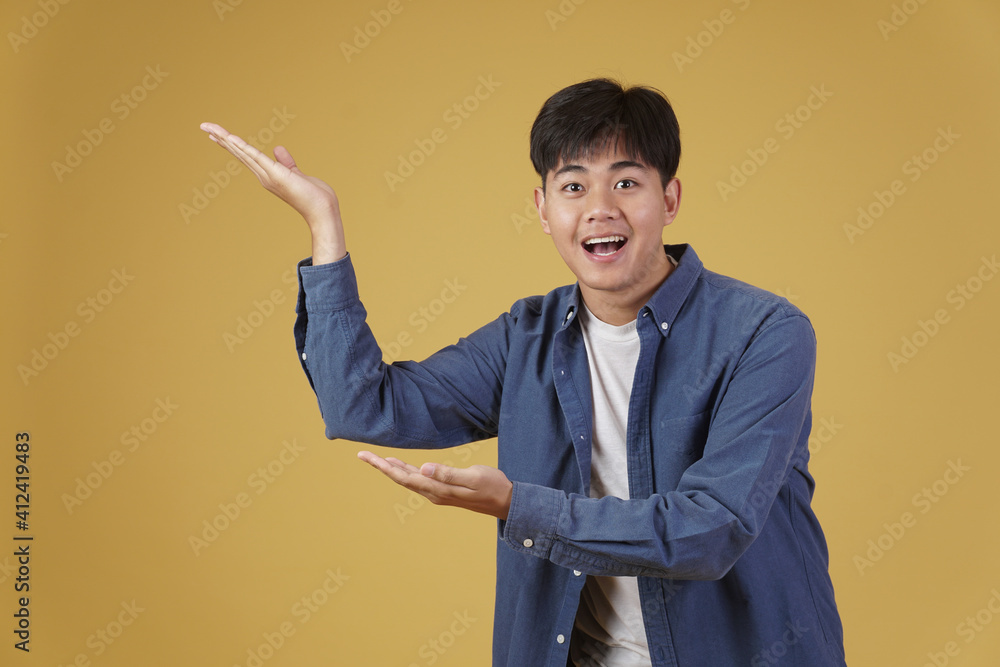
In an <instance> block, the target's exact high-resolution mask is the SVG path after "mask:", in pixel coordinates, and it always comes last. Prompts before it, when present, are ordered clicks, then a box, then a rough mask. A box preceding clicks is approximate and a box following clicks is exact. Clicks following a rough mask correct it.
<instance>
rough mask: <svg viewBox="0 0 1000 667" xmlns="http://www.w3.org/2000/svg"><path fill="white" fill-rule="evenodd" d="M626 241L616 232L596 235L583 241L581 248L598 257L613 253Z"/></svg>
mask: <svg viewBox="0 0 1000 667" xmlns="http://www.w3.org/2000/svg"><path fill="white" fill-rule="evenodd" d="M626 243H628V239H626V238H625V237H624V236H620V235H618V234H612V235H611V236H597V237H594V238H592V239H587V240H586V241H584V242H583V249H584V250H586V251H587V252H589V253H590V254H592V255H597V256H598V257H608V256H610V255H613V254H615V253H616V252H618V251H619V250H621V249H622V248H623V247H625V244H626Z"/></svg>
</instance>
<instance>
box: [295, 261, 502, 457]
mask: <svg viewBox="0 0 1000 667" xmlns="http://www.w3.org/2000/svg"><path fill="white" fill-rule="evenodd" d="M298 275H299V295H298V302H297V305H296V313H297V317H296V321H295V328H294V332H295V346H296V350H297V352H298V355H299V361H300V362H301V363H302V369H303V370H304V371H305V374H306V377H307V378H308V380H309V384H310V386H311V387H312V388H313V391H314V392H315V393H316V398H317V401H318V402H319V408H320V413H321V414H322V417H323V421H324V423H325V424H326V436H327V437H328V438H330V439H333V438H345V439H349V440H354V441H356V442H366V443H370V444H374V445H385V446H390V447H411V448H435V447H450V446H454V445H460V444H464V443H467V442H472V441H474V440H482V439H485V438H489V437H493V436H495V435H496V433H497V422H498V419H499V412H500V395H501V387H502V382H503V374H504V369H505V367H506V353H507V339H508V335H509V324H510V322H511V315H510V314H504V315H502V316H500V317H499V318H497V319H496V320H494V321H493V322H491V323H490V324H487V325H486V326H484V327H482V328H481V329H479V330H477V331H475V332H474V333H472V334H470V335H469V336H468V337H465V338H461V339H460V340H459V341H458V342H457V343H456V344H454V345H450V346H448V347H446V348H444V349H442V350H440V351H439V352H437V353H435V354H433V355H431V356H430V357H428V358H427V359H425V360H424V361H422V362H420V363H417V362H413V361H401V362H394V363H392V364H386V363H384V362H383V360H382V351H381V349H380V348H379V346H378V344H377V343H376V341H375V337H374V335H373V334H372V331H371V329H370V328H369V326H368V324H367V322H366V317H367V312H366V311H365V308H364V306H363V305H362V304H361V300H360V298H359V296H358V285H357V278H356V276H355V273H354V268H353V265H352V263H351V257H350V255H347V256H345V257H344V258H342V259H340V260H338V261H336V262H332V263H328V264H322V265H320V266H312V263H311V260H310V259H306V260H303V261H302V262H300V263H299V265H298Z"/></svg>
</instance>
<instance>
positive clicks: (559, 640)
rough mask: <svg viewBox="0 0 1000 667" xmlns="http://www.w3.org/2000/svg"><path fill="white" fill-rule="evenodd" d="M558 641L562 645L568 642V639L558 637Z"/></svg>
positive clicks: (561, 636)
mask: <svg viewBox="0 0 1000 667" xmlns="http://www.w3.org/2000/svg"><path fill="white" fill-rule="evenodd" d="M556 641H557V642H559V643H560V644H564V643H565V642H566V637H564V636H563V635H558V636H557V637H556Z"/></svg>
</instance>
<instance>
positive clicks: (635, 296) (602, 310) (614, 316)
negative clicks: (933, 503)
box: [580, 254, 674, 327]
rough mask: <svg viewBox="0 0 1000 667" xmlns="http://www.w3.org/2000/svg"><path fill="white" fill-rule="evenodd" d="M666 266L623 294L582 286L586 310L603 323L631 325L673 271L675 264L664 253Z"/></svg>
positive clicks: (658, 268)
mask: <svg viewBox="0 0 1000 667" xmlns="http://www.w3.org/2000/svg"><path fill="white" fill-rule="evenodd" d="M661 256H662V257H663V265H662V266H658V267H656V269H655V270H653V271H652V272H651V273H650V276H649V279H648V280H644V281H642V282H641V283H637V284H635V285H632V286H631V287H630V288H629V289H626V290H624V291H618V290H616V291H611V290H599V289H593V288H590V287H586V286H584V285H580V294H581V295H582V296H583V302H584V303H585V304H587V308H589V309H590V312H592V313H593V314H594V316H595V317H597V319H599V320H601V321H602V322H607V323H608V324H611V325H614V326H619V327H620V326H622V325H623V324H628V323H629V322H631V321H632V320H634V319H635V318H636V317H638V315H639V310H640V309H641V308H642V307H643V306H645V305H646V302H647V301H649V298H650V297H651V296H653V293H654V292H656V290H657V289H659V287H660V285H662V284H663V281H664V280H666V279H667V277H668V276H669V275H670V274H671V273H672V272H673V270H674V263H673V262H671V261H670V260H669V259H668V258H667V256H666V255H665V254H663V255H661Z"/></svg>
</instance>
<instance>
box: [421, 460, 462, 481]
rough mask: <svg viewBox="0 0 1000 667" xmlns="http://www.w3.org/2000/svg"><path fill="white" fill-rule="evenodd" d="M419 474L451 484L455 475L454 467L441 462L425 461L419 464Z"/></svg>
mask: <svg viewBox="0 0 1000 667" xmlns="http://www.w3.org/2000/svg"><path fill="white" fill-rule="evenodd" d="M420 474H421V475H423V476H424V477H430V478H431V479H436V480H437V481H439V482H444V483H445V484H451V483H452V480H453V478H454V476H455V469H454V468H452V467H451V466H446V465H445V464H443V463H425V464H423V465H422V466H420Z"/></svg>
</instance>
